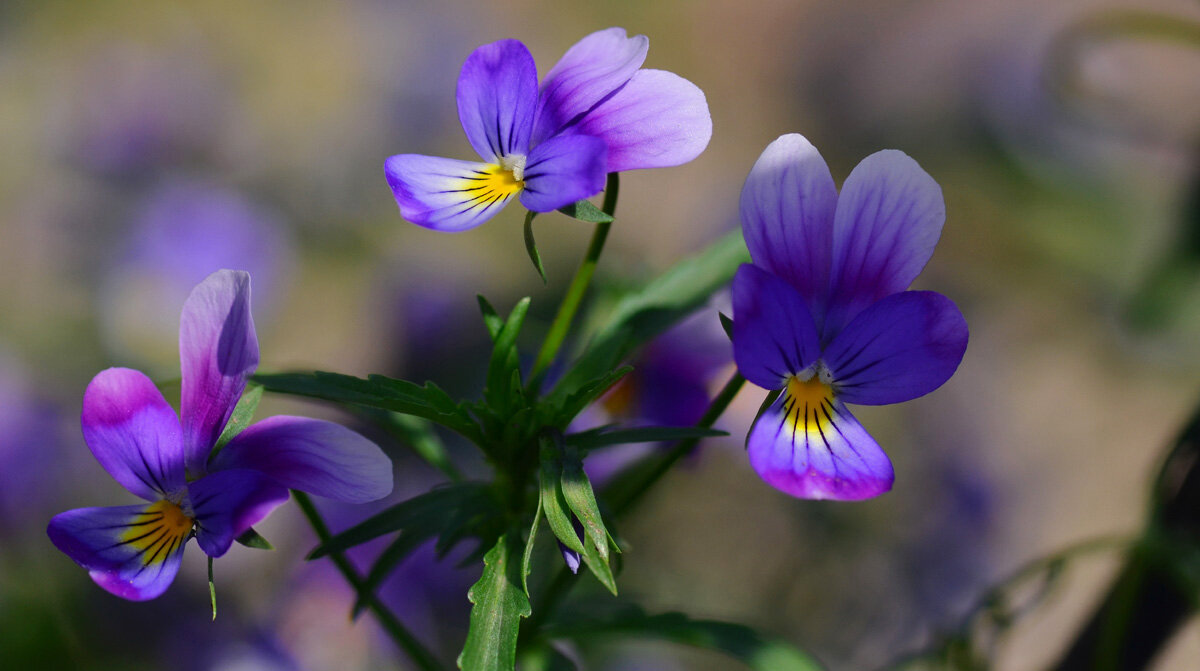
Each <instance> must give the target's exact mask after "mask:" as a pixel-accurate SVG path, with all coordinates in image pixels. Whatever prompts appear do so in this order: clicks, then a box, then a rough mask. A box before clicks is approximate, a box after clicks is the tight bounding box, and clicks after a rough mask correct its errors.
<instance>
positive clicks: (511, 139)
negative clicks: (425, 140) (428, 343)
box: [384, 28, 712, 232]
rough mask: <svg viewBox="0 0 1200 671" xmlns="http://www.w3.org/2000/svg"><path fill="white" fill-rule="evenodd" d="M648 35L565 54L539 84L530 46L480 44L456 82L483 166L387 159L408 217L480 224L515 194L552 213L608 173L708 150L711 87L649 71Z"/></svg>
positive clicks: (447, 225)
mask: <svg viewBox="0 0 1200 671" xmlns="http://www.w3.org/2000/svg"><path fill="white" fill-rule="evenodd" d="M648 47H649V40H648V39H647V38H646V36H644V35H638V36H636V37H626V35H625V30H624V29H623V28H609V29H607V30H601V31H599V32H595V33H592V34H591V35H588V36H587V37H585V38H583V39H582V40H580V41H579V42H577V43H576V44H575V45H574V46H573V47H571V48H570V49H568V50H567V53H566V54H565V55H563V57H562V59H561V60H559V62H558V63H557V64H556V65H555V66H554V67H553V68H551V69H550V72H549V74H547V75H546V78H545V79H544V80H543V81H542V85H541V88H540V90H539V88H538V81H537V67H536V66H535V65H534V62H533V56H532V55H530V53H529V50H528V49H527V48H525V45H524V44H522V43H520V42H518V41H517V40H500V41H499V42H493V43H491V44H485V45H483V46H482V47H479V48H478V49H476V50H475V51H474V52H472V53H471V55H470V56H469V57H468V58H467V62H466V63H464V64H463V68H462V73H461V74H460V75H459V78H458V94H457V97H458V117H459V120H460V121H461V122H462V126H463V130H464V131H466V134H467V140H469V141H470V143H471V146H472V147H473V148H474V149H475V151H476V153H478V154H479V156H480V157H481V158H482V159H483V162H482V163H475V162H471V161H458V160H454V159H448V158H438V157H433V156H422V155H418V154H400V155H398V156H392V157H391V158H389V159H388V160H387V162H386V163H385V164H384V170H385V172H386V173H387V180H388V184H389V185H390V186H391V187H392V192H393V193H394V194H395V196H396V202H397V203H398V204H399V206H400V214H401V215H402V216H403V217H404V218H405V219H407V220H409V221H411V222H413V223H414V224H419V225H421V226H425V227H426V228H432V229H434V230H439V231H450V232H457V231H464V230H466V229H469V228H473V227H475V226H478V225H479V224H482V223H483V222H485V221H487V220H488V219H490V218H491V217H492V216H493V215H494V214H496V213H497V212H499V211H500V209H501V208H502V207H504V205H505V204H507V203H508V201H510V200H512V198H513V197H514V196H518V195H519V197H520V200H521V204H523V205H524V206H525V207H526V208H528V209H530V210H533V211H535V212H549V211H551V210H555V209H558V208H560V207H563V206H565V205H570V204H571V203H574V202H576V201H578V200H581V199H583V198H587V197H589V196H592V195H594V194H596V193H598V192H599V191H600V190H601V189H603V188H604V179H605V174H606V173H610V172H620V171H623V170H635V169H639V168H660V167H668V166H674V165H680V164H682V163H686V162H688V161H690V160H692V159H693V158H695V157H696V156H698V155H699V154H700V152H702V151H704V148H705V147H706V146H708V140H709V138H710V137H711V136H712V119H711V117H710V116H709V114H708V103H707V102H706V101H705V99H704V93H702V92H701V91H700V89H698V88H696V86H695V85H694V84H692V83H691V82H689V81H687V80H686V79H683V78H682V77H679V76H678V75H675V74H672V73H670V72H664V71H662V70H642V69H639V68H641V66H642V62H643V61H644V60H645V59H646V50H647V49H648Z"/></svg>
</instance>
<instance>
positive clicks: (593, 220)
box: [558, 200, 615, 224]
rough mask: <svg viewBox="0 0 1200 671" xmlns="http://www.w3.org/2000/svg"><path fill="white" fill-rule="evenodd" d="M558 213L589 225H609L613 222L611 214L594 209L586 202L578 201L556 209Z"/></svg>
mask: <svg viewBox="0 0 1200 671" xmlns="http://www.w3.org/2000/svg"><path fill="white" fill-rule="evenodd" d="M558 211H559V212H562V213H563V214H565V215H567V216H568V217H570V218H572V219H578V220H579V221H586V222H587V223H589V224H609V223H612V222H613V221H615V219H613V216H612V215H611V214H608V213H607V212H605V211H604V210H601V209H600V208H598V207H596V206H595V205H593V204H592V203H591V201H588V200H579V201H576V202H574V203H571V204H570V205H567V206H566V207H560V208H558Z"/></svg>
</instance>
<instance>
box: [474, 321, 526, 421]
mask: <svg viewBox="0 0 1200 671" xmlns="http://www.w3.org/2000/svg"><path fill="white" fill-rule="evenodd" d="M528 312H529V297H525V298H522V299H521V300H519V301H517V304H516V306H514V307H513V309H512V312H510V313H509V314H508V319H506V320H505V322H504V327H503V328H501V329H500V333H499V334H497V335H496V343H495V345H493V347H492V357H491V360H490V361H489V362H488V373H487V381H486V383H485V386H484V389H483V397H484V399H486V400H487V403H488V405H490V406H492V408H494V409H495V410H496V411H497V412H499V413H500V414H501V415H505V414H507V413H508V411H509V409H510V404H511V402H512V394H511V381H512V376H513V373H514V372H517V373H518V375H519V371H518V368H517V366H518V364H519V359H518V356H517V336H518V335H520V333H521V326H522V325H523V324H524V323H525V315H526V313H528Z"/></svg>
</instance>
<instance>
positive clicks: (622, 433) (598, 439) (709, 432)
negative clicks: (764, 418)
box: [564, 426, 729, 450]
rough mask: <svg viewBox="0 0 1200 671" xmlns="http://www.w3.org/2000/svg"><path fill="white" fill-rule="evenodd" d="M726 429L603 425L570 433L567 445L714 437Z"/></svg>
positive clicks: (586, 446)
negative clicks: (606, 426)
mask: <svg viewBox="0 0 1200 671" xmlns="http://www.w3.org/2000/svg"><path fill="white" fill-rule="evenodd" d="M728 435H729V434H728V433H727V432H725V431H720V430H717V429H705V428H701V427H698V426H646V427H640V428H635V429H611V428H604V427H601V428H600V429H593V430H590V431H582V432H580V433H572V434H568V435H567V436H566V437H565V438H564V440H565V442H566V444H567V445H571V446H573V447H577V448H579V449H582V450H594V449H598V448H602V447H608V446H610V445H625V444H628V443H657V442H666V441H673V440H683V439H685V438H714V437H717V436H728Z"/></svg>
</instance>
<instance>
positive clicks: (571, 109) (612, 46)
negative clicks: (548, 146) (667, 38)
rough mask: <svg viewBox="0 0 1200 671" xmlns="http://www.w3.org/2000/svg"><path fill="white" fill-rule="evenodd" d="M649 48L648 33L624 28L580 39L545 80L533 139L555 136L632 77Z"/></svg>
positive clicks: (599, 32) (535, 141)
mask: <svg viewBox="0 0 1200 671" xmlns="http://www.w3.org/2000/svg"><path fill="white" fill-rule="evenodd" d="M649 48H650V40H649V39H648V38H647V37H646V36H645V35H636V36H634V37H626V35H625V29H624V28H608V29H607V30H600V31H597V32H594V33H592V34H591V35H588V36H587V37H585V38H583V39H582V40H579V41H578V42H576V43H575V45H574V46H572V47H571V48H570V49H568V50H567V53H565V54H563V57H562V58H560V59H559V61H558V62H557V63H555V64H554V67H553V68H550V72H548V73H546V78H545V79H544V80H543V81H542V89H541V95H540V97H539V100H538V111H537V120H536V121H535V125H534V131H533V142H534V143H535V144H536V143H539V142H542V141H543V140H545V139H546V138H549V137H552V136H553V135H554V134H556V133H558V132H559V131H561V130H562V129H563V127H564V126H567V125H568V124H570V123H571V122H572V121H574V120H575V118H576V117H578V116H580V115H581V114H583V113H584V112H587V111H588V110H590V109H591V108H592V107H593V106H595V105H596V103H598V102H600V101H601V100H603V99H604V98H605V97H606V96H608V95H609V94H611V93H612V92H613V91H616V90H617V89H618V88H620V87H621V86H622V85H623V84H625V82H627V81H629V78H630V77H632V76H633V73H635V72H637V69H638V68H640V67H642V63H643V62H644V61H645V60H646V51H647V50H648V49H649Z"/></svg>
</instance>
